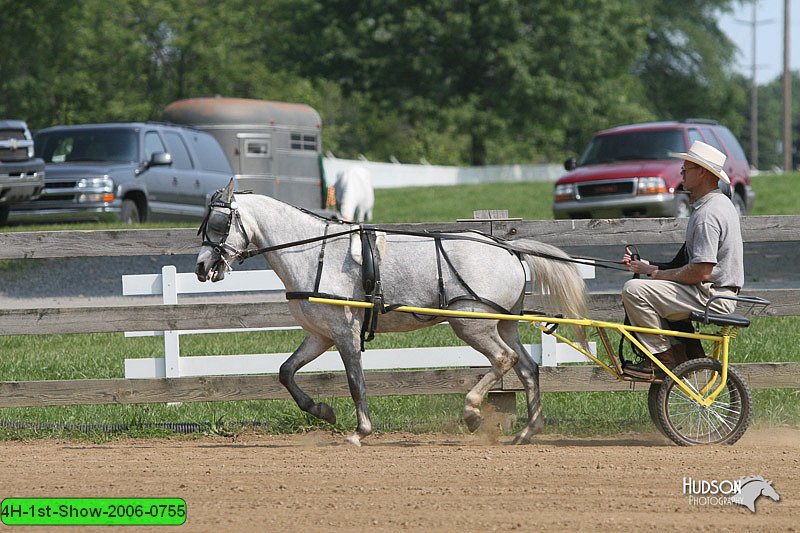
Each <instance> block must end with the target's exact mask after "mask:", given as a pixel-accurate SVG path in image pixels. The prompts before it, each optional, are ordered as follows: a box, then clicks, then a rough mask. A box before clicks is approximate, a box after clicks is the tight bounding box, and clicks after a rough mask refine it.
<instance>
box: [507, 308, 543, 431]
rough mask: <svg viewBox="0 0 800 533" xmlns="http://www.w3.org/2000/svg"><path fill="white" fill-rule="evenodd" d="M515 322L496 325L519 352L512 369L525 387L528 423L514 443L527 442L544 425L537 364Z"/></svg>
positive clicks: (509, 343) (508, 342)
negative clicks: (520, 337) (520, 335)
mask: <svg viewBox="0 0 800 533" xmlns="http://www.w3.org/2000/svg"><path fill="white" fill-rule="evenodd" d="M517 328H518V323H517V322H502V323H500V324H499V325H498V326H497V330H498V331H499V332H500V336H501V337H502V338H503V340H504V341H506V343H507V344H508V345H509V346H511V347H512V348H513V349H514V351H516V352H517V354H519V359H518V360H517V364H516V365H514V371H515V372H516V373H517V376H518V377H519V380H520V381H521V382H522V385H523V386H524V387H525V397H526V399H527V403H528V423H527V425H526V426H525V429H523V430H522V431H521V432H520V434H519V435H517V436H516V437H515V438H514V444H527V443H529V442H530V441H531V439H532V438H533V436H534V435H535V434H536V433H539V432H540V431H541V430H542V428H543V427H544V417H543V416H542V399H541V395H540V392H541V389H540V388H539V365H537V364H536V361H534V360H533V358H532V357H531V355H530V354H529V353H528V350H526V349H525V346H524V345H523V344H522V341H520V339H519V330H518V329H517Z"/></svg>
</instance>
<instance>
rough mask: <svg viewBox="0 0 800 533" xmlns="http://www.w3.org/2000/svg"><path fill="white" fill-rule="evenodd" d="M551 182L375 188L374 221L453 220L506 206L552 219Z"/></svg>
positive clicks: (523, 214) (523, 215)
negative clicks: (476, 212)
mask: <svg viewBox="0 0 800 533" xmlns="http://www.w3.org/2000/svg"><path fill="white" fill-rule="evenodd" d="M552 202H553V183H552V182H531V183H493V184H481V185H454V186H447V187H444V186H443V187H409V188H405V189H378V190H376V191H375V222H377V223H381V222H384V223H388V222H454V221H456V220H459V219H470V218H472V213H473V211H478V210H482V209H505V210H507V211H508V215H509V216H510V217H517V218H523V219H526V220H545V219H552V218H553V211H552V205H553V204H552Z"/></svg>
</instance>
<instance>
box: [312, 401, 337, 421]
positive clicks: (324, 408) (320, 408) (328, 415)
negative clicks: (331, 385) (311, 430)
mask: <svg viewBox="0 0 800 533" xmlns="http://www.w3.org/2000/svg"><path fill="white" fill-rule="evenodd" d="M308 412H309V413H311V414H312V415H314V416H316V417H317V418H319V419H320V420H324V421H325V422H327V423H328V424H331V425H335V424H336V413H335V412H334V410H333V408H332V407H331V406H330V405H328V404H327V403H322V402H320V403H315V404H314V406H313V407H312V408H311V409H310V410H309V411H308Z"/></svg>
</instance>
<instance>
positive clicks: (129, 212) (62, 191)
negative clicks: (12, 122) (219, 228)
mask: <svg viewBox="0 0 800 533" xmlns="http://www.w3.org/2000/svg"><path fill="white" fill-rule="evenodd" d="M34 142H35V148H36V154H37V155H39V156H41V157H42V158H43V159H44V162H45V164H46V170H47V175H46V177H45V188H44V191H43V192H42V194H41V196H40V197H39V199H38V200H34V201H31V202H26V203H22V204H16V205H14V206H12V208H11V214H10V217H11V218H12V219H14V220H25V219H38V218H46V219H51V220H52V219H82V218H98V217H99V216H100V215H103V214H110V215H111V216H114V217H117V218H119V219H121V220H122V221H124V222H128V223H137V222H142V221H146V220H184V219H190V220H197V219H201V218H202V217H203V214H204V212H205V208H206V205H207V204H208V201H207V200H208V198H209V196H210V195H211V194H212V193H213V192H214V191H216V190H217V189H221V188H223V187H224V186H225V185H227V183H228V181H229V180H230V179H231V177H232V175H233V169H232V168H231V165H230V163H229V162H228V159H227V157H225V153H224V152H223V151H222V148H221V147H220V145H219V143H218V142H217V140H216V139H214V137H212V136H211V135H210V134H208V133H205V132H201V131H197V130H193V129H190V128H185V127H180V126H172V125H168V124H161V123H149V122H148V123H141V122H134V123H118V124H87V125H80V126H56V127H53V128H47V129H44V130H40V131H39V132H37V133H36V135H35V136H34Z"/></svg>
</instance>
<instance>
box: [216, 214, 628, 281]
mask: <svg viewBox="0 0 800 533" xmlns="http://www.w3.org/2000/svg"><path fill="white" fill-rule="evenodd" d="M365 230H370V231H380V232H383V233H386V234H387V235H407V236H411V237H424V238H428V239H440V240H453V241H458V240H461V241H474V242H480V243H483V244H488V245H489V246H495V247H497V248H502V249H504V250H508V251H509V252H516V253H521V254H525V255H533V256H536V257H541V258H543V259H552V260H553V261H562V262H565V263H576V264H580V265H591V266H596V267H600V268H610V269H613V270H624V271H626V272H627V271H628V269H627V268H624V267H619V266H614V265H622V262H621V261H613V260H611V259H602V258H599V257H586V256H572V257H569V258H567V257H561V256H557V255H552V254H545V253H542V252H535V251H533V250H529V249H526V248H524V247H522V246H516V245H514V244H513V243H511V242H509V241H503V240H501V239H498V238H497V237H492V236H491V235H486V234H484V233H480V232H475V230H464V231H469V232H475V233H478V234H479V235H482V236H483V237H486V238H489V239H491V240H490V241H486V240H484V239H480V238H478V237H472V236H469V235H463V234H459V233H457V232H440V231H411V230H396V229H388V228H381V227H380V226H372V225H360V226H358V227H356V228H353V229H350V230H347V231H341V232H337V233H329V234H325V235H319V236H317V237H310V238H308V239H302V240H299V241H291V242H285V243H282V244H276V245H274V246H267V247H264V248H258V249H253V248H251V249H248V250H243V251H241V252H237V253H236V257H237V258H239V259H240V260H241V261H244V260H245V259H248V258H250V257H253V256H256V255H261V254H264V253H268V252H274V251H276V250H283V249H286V248H292V247H293V246H302V245H304V244H310V243H313V242H319V241H324V240H327V239H333V238H336V237H341V236H343V235H352V234H353V233H359V232H361V231H365ZM248 240H249V239H248ZM204 244H205V243H204ZM600 263H606V264H600Z"/></svg>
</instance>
